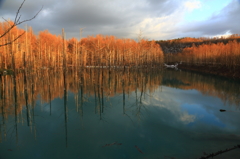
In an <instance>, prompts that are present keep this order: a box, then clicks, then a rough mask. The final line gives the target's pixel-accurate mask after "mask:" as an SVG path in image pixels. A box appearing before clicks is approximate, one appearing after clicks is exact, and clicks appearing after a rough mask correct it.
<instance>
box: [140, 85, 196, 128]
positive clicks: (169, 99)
mask: <svg viewBox="0 0 240 159" xmlns="http://www.w3.org/2000/svg"><path fill="white" fill-rule="evenodd" d="M168 91H169V89H167V88H166V87H164V88H163V89H162V92H159V93H156V94H154V95H153V96H152V97H151V98H146V99H145V101H144V104H145V105H152V106H156V107H160V108H162V109H165V110H167V111H169V112H170V113H171V114H172V116H171V117H175V118H176V120H178V121H181V123H183V124H189V123H192V122H194V121H195V119H196V116H195V115H191V114H189V113H188V112H187V111H183V110H182V109H181V107H180V103H179V102H177V101H179V100H175V99H174V97H173V96H171V95H170V94H169V92H168ZM165 92H166V93H165ZM171 120H173V119H171Z"/></svg>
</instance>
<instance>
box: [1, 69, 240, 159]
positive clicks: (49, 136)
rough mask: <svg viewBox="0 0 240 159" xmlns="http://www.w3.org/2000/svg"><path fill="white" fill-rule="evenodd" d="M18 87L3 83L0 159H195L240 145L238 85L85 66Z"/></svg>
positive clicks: (20, 81) (20, 80)
mask: <svg viewBox="0 0 240 159" xmlns="http://www.w3.org/2000/svg"><path fill="white" fill-rule="evenodd" d="M24 77H27V78H25V80H24ZM15 82H16V89H15V93H14V87H13V84H14V79H13V78H12V77H11V76H5V77H3V79H2V80H1V83H2V85H1V86H2V87H1V111H0V112H1V116H0V117H1V119H0V122H1V123H0V124H1V125H0V126H1V127H0V133H1V134H0V159H17V158H18V159H27V158H29V159H59V158H69V159H91V158H93V159H95V158H98V159H107V158H109V159H110V158H111V159H113V158H114V159H122V158H126V159H141V158H144V159H146V158H147V159H173V158H174V159H188V158H189V159H195V158H200V157H202V156H204V155H205V154H207V153H208V154H209V153H213V152H217V151H219V150H224V149H226V148H231V147H233V146H235V145H238V144H240V133H239V132H240V110H239V106H240V105H239V102H240V91H239V88H240V83H239V82H236V81H228V80H226V79H219V78H216V77H212V76H210V77H208V76H203V75H199V74H194V73H189V72H184V71H173V70H164V71H154V70H153V71H146V70H143V71H137V70H133V71H128V70H125V71H123V70H117V71H113V70H111V71H108V70H104V69H103V70H102V69H86V70H81V71H74V70H68V72H67V76H66V78H65V80H64V75H63V73H61V72H57V71H54V70H39V71H36V72H27V73H26V72H25V74H24V73H22V72H21V73H19V74H17V75H16V79H15ZM64 82H66V85H65V86H64ZM12 83H13V84H12ZM64 88H65V90H66V91H65V93H64ZM14 101H16V102H14ZM26 103H27V104H26ZM26 105H27V106H26ZM220 109H224V110H226V111H225V112H220V111H219V110H220ZM215 158H218V159H220V158H232V159H235V158H236V159H237V158H240V151H239V149H236V150H232V151H230V152H227V153H225V154H222V155H220V156H217V157H215Z"/></svg>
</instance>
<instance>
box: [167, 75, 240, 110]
mask: <svg viewBox="0 0 240 159" xmlns="http://www.w3.org/2000/svg"><path fill="white" fill-rule="evenodd" d="M163 85H167V86H169V87H176V88H181V89H196V90H199V91H200V92H202V93H203V94H207V95H211V96H217V97H219V98H220V99H222V100H223V101H224V102H227V101H228V102H230V104H235V105H236V106H239V104H240V98H239V97H240V93H239V92H240V89H239V88H240V87H239V83H238V82H234V81H232V82H231V81H229V80H228V79H223V78H212V76H207V75H201V74H195V73H192V72H184V71H181V72H179V71H171V70H168V71H165V72H164V75H163Z"/></svg>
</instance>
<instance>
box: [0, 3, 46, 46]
mask: <svg viewBox="0 0 240 159" xmlns="http://www.w3.org/2000/svg"><path fill="white" fill-rule="evenodd" d="M25 1H26V0H23V2H22V3H21V5H20V7H19V8H18V10H17V13H16V16H15V19H14V22H13V24H12V25H10V27H9V28H8V29H7V30H6V31H5V32H4V33H3V34H2V35H0V38H2V37H4V36H6V34H8V33H9V32H10V31H11V30H12V29H13V28H14V27H15V26H17V25H20V24H22V23H25V22H27V21H31V20H33V19H34V18H36V17H37V15H38V14H39V13H40V12H41V10H42V9H43V6H42V7H41V9H40V10H39V11H38V12H37V13H36V14H35V15H34V16H33V17H32V18H30V19H26V20H23V21H20V19H21V15H19V13H20V10H21V8H22V6H23V4H24V2H25ZM3 19H4V18H3ZM4 20H5V21H7V20H6V19H4ZM7 22H8V21H7ZM8 23H9V22H8ZM23 34H24V33H23ZM23 34H21V35H19V36H18V37H17V38H15V39H14V40H13V41H10V42H7V43H5V44H2V45H0V47H1V46H5V45H9V44H11V43H13V42H14V41H16V40H17V39H18V38H20V37H21V36H22V35H23Z"/></svg>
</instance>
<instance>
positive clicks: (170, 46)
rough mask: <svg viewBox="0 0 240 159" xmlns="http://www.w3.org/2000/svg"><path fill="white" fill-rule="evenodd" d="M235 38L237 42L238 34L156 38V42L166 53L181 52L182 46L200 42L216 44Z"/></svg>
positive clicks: (196, 44) (199, 43)
mask: <svg viewBox="0 0 240 159" xmlns="http://www.w3.org/2000/svg"><path fill="white" fill-rule="evenodd" d="M233 40H236V41H237V42H240V35H239V34H232V35H231V36H229V37H213V38H207V37H200V38H190V37H185V38H179V39H172V40H158V41H156V43H158V44H159V45H160V46H161V48H162V50H163V53H164V54H167V53H171V54H174V53H181V52H182V51H183V49H184V48H188V47H192V46H193V45H194V46H199V45H202V44H217V43H223V44H227V43H229V42H230V41H233Z"/></svg>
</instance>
